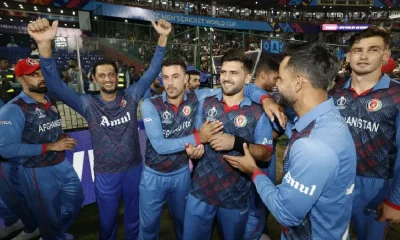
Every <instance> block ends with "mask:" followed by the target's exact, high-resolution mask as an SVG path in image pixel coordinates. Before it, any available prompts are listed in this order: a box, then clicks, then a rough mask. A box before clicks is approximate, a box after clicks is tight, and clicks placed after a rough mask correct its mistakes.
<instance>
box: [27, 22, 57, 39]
mask: <svg viewBox="0 0 400 240" xmlns="http://www.w3.org/2000/svg"><path fill="white" fill-rule="evenodd" d="M57 27H58V21H54V22H53V24H52V25H50V23H49V21H48V20H47V19H46V18H42V19H38V20H36V21H34V22H32V23H29V25H28V33H29V35H30V36H31V37H32V38H33V39H34V40H35V41H36V43H37V44H40V43H42V42H50V41H52V40H54V38H55V37H56V34H57Z"/></svg>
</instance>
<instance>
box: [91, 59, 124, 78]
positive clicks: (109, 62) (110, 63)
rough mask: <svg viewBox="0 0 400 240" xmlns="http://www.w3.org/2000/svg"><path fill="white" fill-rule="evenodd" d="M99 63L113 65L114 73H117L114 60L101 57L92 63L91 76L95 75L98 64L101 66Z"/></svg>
mask: <svg viewBox="0 0 400 240" xmlns="http://www.w3.org/2000/svg"><path fill="white" fill-rule="evenodd" d="M101 65H111V66H113V68H114V71H115V73H116V74H117V73H118V68H117V64H115V62H113V61H110V60H105V59H102V60H100V61H97V62H96V63H95V64H94V65H93V70H92V73H93V76H96V69H97V67H98V66H101Z"/></svg>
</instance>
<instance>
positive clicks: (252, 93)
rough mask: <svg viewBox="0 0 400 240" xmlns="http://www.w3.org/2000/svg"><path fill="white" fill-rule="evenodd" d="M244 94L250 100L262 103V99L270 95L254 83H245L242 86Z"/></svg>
mask: <svg viewBox="0 0 400 240" xmlns="http://www.w3.org/2000/svg"><path fill="white" fill-rule="evenodd" d="M244 95H245V96H246V97H248V98H250V99H251V101H253V102H255V103H259V104H262V101H263V100H264V99H265V98H268V97H270V95H269V94H268V92H266V91H264V90H263V89H261V88H260V87H258V86H256V85H254V84H246V86H245V87H244Z"/></svg>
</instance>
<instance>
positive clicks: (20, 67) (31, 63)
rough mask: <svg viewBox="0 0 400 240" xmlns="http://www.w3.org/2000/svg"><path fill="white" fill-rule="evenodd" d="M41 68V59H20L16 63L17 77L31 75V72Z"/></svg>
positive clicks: (15, 71)
mask: <svg viewBox="0 0 400 240" xmlns="http://www.w3.org/2000/svg"><path fill="white" fill-rule="evenodd" d="M39 68H40V61H39V59H32V58H25V59H21V60H19V61H18V63H17V65H15V67H14V73H15V76H16V77H21V75H29V74H31V73H34V72H35V71H36V70H38V69H39Z"/></svg>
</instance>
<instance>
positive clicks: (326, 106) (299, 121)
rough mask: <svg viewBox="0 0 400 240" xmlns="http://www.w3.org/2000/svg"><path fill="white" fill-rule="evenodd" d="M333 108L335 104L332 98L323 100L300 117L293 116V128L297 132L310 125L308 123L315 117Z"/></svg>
mask: <svg viewBox="0 0 400 240" xmlns="http://www.w3.org/2000/svg"><path fill="white" fill-rule="evenodd" d="M334 108H335V104H334V102H333V99H332V98H329V99H328V100H326V101H325V102H323V103H320V104H319V105H318V106H316V107H315V108H313V109H311V111H309V112H308V113H306V114H305V115H304V116H302V117H301V118H298V117H296V118H295V124H294V128H295V129H296V130H297V131H298V132H301V131H303V130H304V129H305V128H306V127H307V126H308V125H310V123H312V122H313V121H314V120H315V119H317V118H318V117H320V116H322V115H324V114H325V113H327V112H329V111H331V110H332V109H334Z"/></svg>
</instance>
